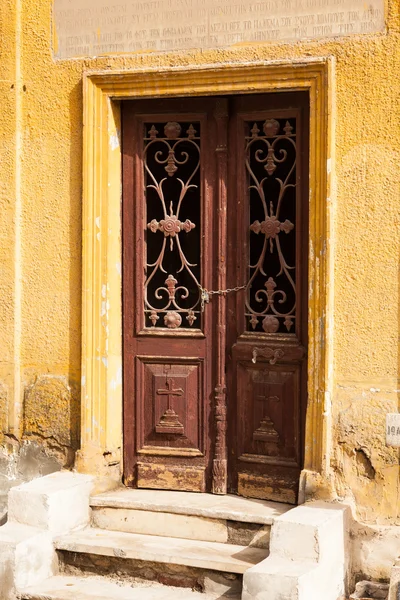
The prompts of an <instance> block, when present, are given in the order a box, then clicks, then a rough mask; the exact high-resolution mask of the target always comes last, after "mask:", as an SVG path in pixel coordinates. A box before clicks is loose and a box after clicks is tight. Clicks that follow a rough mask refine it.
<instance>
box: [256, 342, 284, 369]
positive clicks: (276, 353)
mask: <svg viewBox="0 0 400 600" xmlns="http://www.w3.org/2000/svg"><path fill="white" fill-rule="evenodd" d="M284 354H285V353H284V351H283V350H282V349H281V348H277V349H275V350H274V349H273V348H269V347H268V346H264V347H263V348H254V349H253V358H252V359H251V362H252V363H253V364H256V362H257V357H258V356H262V357H264V358H269V359H270V360H269V364H270V365H275V364H276V361H277V360H279V359H280V358H282V357H283V356H284Z"/></svg>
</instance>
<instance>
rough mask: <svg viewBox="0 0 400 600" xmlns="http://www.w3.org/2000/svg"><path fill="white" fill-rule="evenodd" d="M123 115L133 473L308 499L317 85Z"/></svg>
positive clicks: (130, 105) (188, 486)
mask: <svg viewBox="0 0 400 600" xmlns="http://www.w3.org/2000/svg"><path fill="white" fill-rule="evenodd" d="M122 117H123V305H124V311H123V312H124V321H123V322H124V325H123V329H124V474H125V477H124V478H125V483H126V484H127V485H134V486H138V487H150V488H162V489H177V490H193V491H213V492H214V493H225V492H226V491H231V492H239V493H241V494H243V495H247V496H254V497H260V498H271V499H276V500H288V501H291V502H295V501H296V496H297V488H298V478H299V473H300V469H301V466H302V445H303V429H304V424H303V422H304V407H305V403H306V373H305V364H306V362H305V348H306V333H307V330H306V316H307V307H306V296H305V294H306V287H307V286H306V282H307V273H306V265H307V233H306V231H307V120H308V118H307V97H306V96H303V95H302V94H286V95H282V94H281V95H268V96H248V97H240V98H239V97H238V98H234V97H232V98H230V99H228V98H211V99H210V98H197V99H174V100H163V101H161V100H159V101H154V100H149V101H140V102H139V101H138V102H127V103H124V104H123V113H122ZM227 287H229V288H235V287H237V288H239V289H238V290H236V291H232V292H228V293H222V294H221V293H219V294H216V293H215V294H213V293H211V294H207V293H206V291H205V290H208V291H212V290H213V291H214V292H216V291H220V292H221V291H223V290H225V289H226V288H227Z"/></svg>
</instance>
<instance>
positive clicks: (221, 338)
mask: <svg viewBox="0 0 400 600" xmlns="http://www.w3.org/2000/svg"><path fill="white" fill-rule="evenodd" d="M214 114H215V121H216V125H217V147H216V149H215V152H216V155H217V186H216V187H217V195H218V197H217V245H218V247H217V260H216V264H217V290H221V291H222V290H225V289H226V249H227V243H226V235H227V224H226V217H227V211H226V205H227V190H226V181H227V175H228V165H227V129H228V127H227V126H228V101H227V100H226V99H223V98H221V99H218V100H217V103H216V108H215V112H214ZM216 296H217V298H216V300H217V302H216V313H217V314H216V320H215V322H216V323H217V327H216V338H217V339H216V371H217V372H216V376H217V377H216V382H217V383H216V386H215V421H216V440H215V454H214V460H213V470H212V492H213V494H226V492H227V479H228V467H227V455H226V430H227V402H226V400H227V399H226V377H225V348H226V300H225V297H224V295H223V294H222V293H219V294H216Z"/></svg>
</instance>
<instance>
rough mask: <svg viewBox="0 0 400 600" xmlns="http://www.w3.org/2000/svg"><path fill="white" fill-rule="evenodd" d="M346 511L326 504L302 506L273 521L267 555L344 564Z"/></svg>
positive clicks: (339, 506) (314, 503) (341, 507)
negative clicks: (336, 561) (332, 559)
mask: <svg viewBox="0 0 400 600" xmlns="http://www.w3.org/2000/svg"><path fill="white" fill-rule="evenodd" d="M346 511H347V507H344V506H343V505H339V504H337V505H336V504H327V503H325V502H312V503H309V504H303V505H301V506H297V507H296V508H294V509H292V510H290V511H288V512H287V513H285V514H284V515H282V516H280V517H277V518H276V519H275V522H274V525H273V527H272V531H271V543H270V552H271V554H276V555H278V556H282V557H283V558H287V559H290V560H297V559H298V558H299V557H302V558H303V560H310V561H315V562H318V561H321V560H323V559H324V558H325V557H332V551H334V552H335V560H344V546H345V543H344V537H345V533H344V527H345V523H344V518H345V512H346Z"/></svg>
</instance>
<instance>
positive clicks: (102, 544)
mask: <svg viewBox="0 0 400 600" xmlns="http://www.w3.org/2000/svg"><path fill="white" fill-rule="evenodd" d="M55 547H56V549H57V550H62V551H65V552H70V553H71V552H72V553H78V554H90V555H101V556H107V557H115V558H119V559H121V558H122V559H124V560H127V559H131V560H135V561H142V562H143V561H145V562H150V563H162V564H167V565H181V566H186V567H194V568H197V569H208V570H214V571H219V572H224V573H236V574H243V573H245V572H246V571H247V569H249V568H250V567H252V566H253V565H255V564H257V563H259V562H260V561H262V560H264V558H266V556H267V555H268V551H267V550H265V549H260V548H251V547H247V546H239V545H233V544H223V543H218V542H205V541H199V540H188V539H180V538H170V537H161V536H155V535H143V534H136V533H125V532H117V531H106V530H102V529H95V528H89V529H85V530H83V531H78V532H74V533H71V534H68V535H64V536H60V537H58V538H56V540H55Z"/></svg>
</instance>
